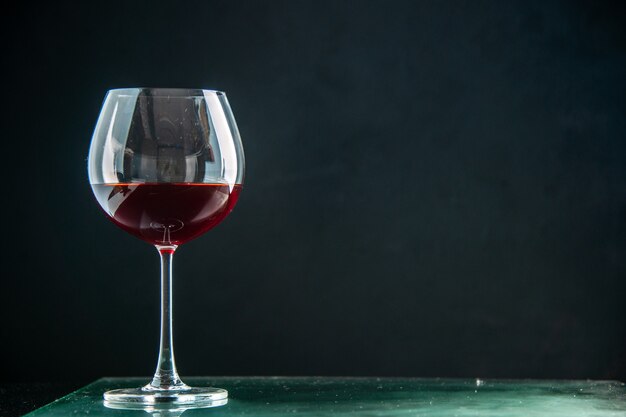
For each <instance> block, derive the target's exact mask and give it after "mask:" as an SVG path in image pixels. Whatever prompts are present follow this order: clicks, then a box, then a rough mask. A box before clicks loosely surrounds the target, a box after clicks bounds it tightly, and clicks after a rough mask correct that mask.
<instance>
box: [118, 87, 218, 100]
mask: <svg viewBox="0 0 626 417" xmlns="http://www.w3.org/2000/svg"><path fill="white" fill-rule="evenodd" d="M142 92H145V93H148V94H147V95H148V96H149V97H169V98H194V97H203V96H204V95H205V94H207V93H208V94H214V95H217V96H221V95H224V96H225V95H226V93H225V92H224V91H221V90H211V89H204V88H169V87H125V88H112V89H110V90H108V91H107V95H109V94H115V95H117V96H125V95H128V96H136V95H137V94H139V93H142Z"/></svg>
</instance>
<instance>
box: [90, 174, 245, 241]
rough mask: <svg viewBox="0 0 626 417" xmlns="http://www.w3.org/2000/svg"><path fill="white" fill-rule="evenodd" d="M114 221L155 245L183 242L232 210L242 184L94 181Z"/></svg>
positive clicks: (94, 186)
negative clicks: (109, 182)
mask: <svg viewBox="0 0 626 417" xmlns="http://www.w3.org/2000/svg"><path fill="white" fill-rule="evenodd" d="M91 187H92V189H93V191H94V193H95V195H96V198H97V199H98V202H99V203H100V206H102V208H103V209H104V211H105V212H106V213H107V214H108V215H109V217H110V218H111V220H113V223H115V224H116V225H118V226H119V227H120V228H122V229H124V230H125V231H127V232H128V233H130V234H132V235H134V236H137V237H138V238H139V239H142V240H145V241H146V242H149V243H152V244H155V245H166V244H173V245H181V244H183V243H185V242H188V241H190V240H191V239H194V238H196V237H198V236H200V235H201V234H203V233H204V232H206V231H207V230H209V229H212V228H213V227H215V226H216V225H217V224H218V223H219V222H221V221H222V220H224V218H225V217H226V216H227V215H228V213H230V212H231V210H232V209H233V207H234V206H235V203H236V202H237V199H238V197H239V193H240V192H241V188H242V187H241V185H239V184H236V185H227V184H182V183H181V184H166V183H129V184H92V185H91Z"/></svg>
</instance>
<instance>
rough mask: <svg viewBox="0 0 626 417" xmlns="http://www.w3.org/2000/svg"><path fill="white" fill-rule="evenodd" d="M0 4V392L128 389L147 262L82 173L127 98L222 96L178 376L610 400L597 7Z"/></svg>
mask: <svg viewBox="0 0 626 417" xmlns="http://www.w3.org/2000/svg"><path fill="white" fill-rule="evenodd" d="M19 7H20V9H14V10H7V11H6V13H5V19H6V20H7V22H6V25H5V26H6V27H5V36H4V43H5V51H4V52H3V61H4V64H3V66H4V67H5V70H6V69H8V71H9V73H10V75H9V77H5V86H4V87H3V89H4V91H5V92H6V93H7V96H5V97H4V103H3V108H4V110H3V114H4V115H5V121H4V123H5V124H4V126H5V128H4V129H3V133H2V137H3V138H2V160H3V164H2V165H3V170H4V171H5V175H4V177H3V190H4V193H3V203H2V207H3V213H4V214H3V216H2V220H3V230H4V234H3V239H2V245H3V270H4V272H3V273H2V276H3V277H2V284H1V288H2V291H1V293H0V301H1V303H0V306H1V307H0V309H1V310H0V314H1V317H2V320H3V322H2V326H0V340H1V344H0V353H1V357H2V358H3V364H2V369H1V371H0V378H1V379H2V380H3V381H5V382H6V381H16V380H17V381H62V380H74V381H84V382H87V381H89V380H92V379H95V378H98V377H101V376H105V375H108V376H116V375H120V376H121V375H146V376H147V375H149V374H151V373H152V372H153V370H154V366H155V364H156V355H157V351H156V350H157V342H158V314H159V313H158V306H159V304H158V297H159V295H158V294H159V293H158V291H159V289H158V285H159V279H158V270H159V269H158V257H157V253H156V251H155V250H154V249H152V248H150V247H149V246H147V245H146V244H145V243H143V242H141V241H139V240H137V239H135V238H133V237H131V236H130V235H126V234H125V233H124V232H122V231H121V230H118V229H117V228H116V227H114V226H113V225H112V224H111V223H110V222H109V221H107V220H106V219H105V217H104V216H103V215H102V213H101V212H100V210H99V208H98V206H97V203H96V201H95V199H94V198H93V196H92V193H91V190H90V187H89V184H88V180H87V170H86V157H87V152H88V147H89V140H90V137H91V134H92V131H93V128H94V126H95V122H96V119H97V117H98V112H99V109H100V105H101V103H102V99H103V97H104V95H105V92H106V90H108V89H110V88H119V87H134V86H158V87H204V88H215V89H221V90H224V91H226V92H227V94H228V97H229V99H230V102H231V104H232V107H233V110H234V113H235V116H236V118H237V121H238V124H239V128H240V131H241V134H242V137H243V141H244V146H245V150H246V159H247V175H246V183H245V189H244V192H243V193H242V196H241V199H240V201H239V204H238V206H237V207H236V208H235V210H234V212H233V214H232V215H231V216H230V217H229V218H228V219H227V220H226V221H225V222H224V223H223V224H221V225H220V226H218V227H217V228H216V229H214V230H213V231H211V232H210V233H208V234H207V235H206V236H203V237H201V238H199V239H197V240H196V241H193V242H191V243H189V244H187V245H185V246H183V247H182V248H181V249H179V251H178V253H177V254H176V261H175V306H174V307H175V334H176V350H177V357H178V365H179V370H180V372H181V374H183V375H312V374H314V375H381V376H394V375H397V376H424V377H427V376H449V377H484V378H495V377H498V378H500V377H511V378H526V377H532V378H598V379H621V380H626V343H625V341H626V319H625V317H626V303H625V302H624V301H625V300H624V298H625V295H626V144H625V141H626V117H625V116H626V29H625V27H626V25H624V22H625V21H626V13H625V9H624V7H623V3H620V2H614V3H611V2H602V1H589V2H574V1H562V2H560V1H516V2H515V1H514V2H500V1H495V0H494V1H411V2H409V1H406V2H404V1H380V2H372V1H355V2H349V1H272V2H267V1H250V2H228V1H221V2H214V1H197V2H172V3H166V2H154V1H138V2H135V1H128V2H121V1H120V2H108V1H107V2H104V1H102V2H82V3H78V2H77V3H76V4H69V3H68V4H63V3H57V2H53V3H51V4H48V5H34V4H32V3H30V2H29V3H28V4H25V5H23V6H19ZM7 29H8V30H7ZM7 115H8V117H6V116H7Z"/></svg>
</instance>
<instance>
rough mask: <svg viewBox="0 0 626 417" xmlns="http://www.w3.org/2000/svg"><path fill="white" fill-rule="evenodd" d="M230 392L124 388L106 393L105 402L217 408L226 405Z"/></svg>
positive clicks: (209, 388)
mask: <svg viewBox="0 0 626 417" xmlns="http://www.w3.org/2000/svg"><path fill="white" fill-rule="evenodd" d="M227 398H228V391H226V390H225V389H222V388H211V387H188V386H186V385H185V386H183V387H180V388H179V387H177V388H176V389H169V390H167V389H157V388H153V387H151V386H149V385H148V386H146V387H142V388H123V389H115V390H112V391H107V392H105V393H104V401H106V402H107V403H109V404H126V405H128V404H136V405H139V406H145V405H154V404H172V405H179V404H180V405H204V406H207V407H211V406H213V407H217V406H220V405H224V404H226V402H227V401H228V400H227Z"/></svg>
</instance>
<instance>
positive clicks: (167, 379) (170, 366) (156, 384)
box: [146, 245, 187, 390]
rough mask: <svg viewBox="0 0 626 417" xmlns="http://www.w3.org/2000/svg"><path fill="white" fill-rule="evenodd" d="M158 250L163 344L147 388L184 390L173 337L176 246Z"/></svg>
mask: <svg viewBox="0 0 626 417" xmlns="http://www.w3.org/2000/svg"><path fill="white" fill-rule="evenodd" d="M156 248H157V250H158V251H159V255H160V256H161V343H160V347H159V362H158V363H157V368H156V372H155V373H154V378H152V382H150V384H149V385H148V386H147V387H146V388H147V389H164V390H176V389H184V388H186V387H187V386H186V385H185V384H184V383H183V381H181V380H180V377H179V376H178V372H177V371H176V362H174V342H173V335H172V261H173V258H174V252H175V251H176V245H157V247H156Z"/></svg>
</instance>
